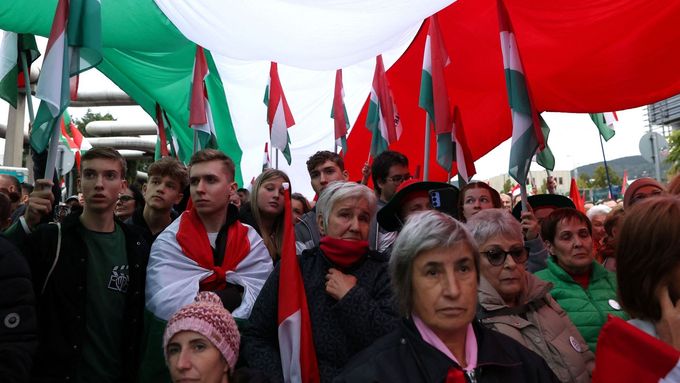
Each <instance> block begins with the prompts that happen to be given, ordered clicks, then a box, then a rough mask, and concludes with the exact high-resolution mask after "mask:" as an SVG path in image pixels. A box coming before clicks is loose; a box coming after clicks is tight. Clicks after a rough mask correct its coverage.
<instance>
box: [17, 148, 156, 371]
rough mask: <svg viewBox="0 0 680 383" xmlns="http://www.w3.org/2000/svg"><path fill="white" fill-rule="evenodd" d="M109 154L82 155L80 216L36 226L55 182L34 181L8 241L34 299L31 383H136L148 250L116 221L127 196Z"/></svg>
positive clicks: (119, 166) (120, 166)
mask: <svg viewBox="0 0 680 383" xmlns="http://www.w3.org/2000/svg"><path fill="white" fill-rule="evenodd" d="M125 170H126V163H125V159H123V157H122V156H121V155H120V154H119V153H118V152H117V151H115V150H114V149H111V148H102V147H99V148H94V149H91V150H89V151H88V152H87V153H85V154H83V157H82V166H81V170H80V178H79V180H78V186H79V188H80V189H81V191H82V193H83V196H84V199H85V206H84V209H83V212H82V214H80V215H71V216H68V217H67V218H66V219H65V221H64V222H63V223H62V224H60V225H56V224H46V225H40V226H37V227H35V225H37V224H38V223H39V222H40V220H41V218H42V216H44V215H46V214H48V213H49V212H50V211H51V209H52V202H53V196H52V191H51V186H52V182H51V181H49V180H38V181H37V185H38V186H37V187H36V188H35V190H34V192H33V193H31V196H30V198H29V201H28V205H27V208H26V214H25V215H24V216H23V217H21V218H20V219H19V222H18V223H16V224H14V225H13V226H12V227H10V229H8V232H7V235H8V237H10V238H11V239H12V240H13V241H14V242H15V243H16V244H18V245H20V246H21V247H22V250H23V253H24V256H25V257H26V259H27V260H28V263H29V266H30V268H31V274H32V277H33V287H34V290H35V292H36V296H37V307H38V326H39V331H38V333H39V341H40V345H39V348H38V351H37V354H36V356H35V358H34V363H33V372H32V379H31V380H32V381H76V382H85V381H92V382H120V381H128V382H132V381H135V378H136V376H137V371H138V368H139V353H138V351H139V350H138V348H139V339H140V336H141V330H142V314H143V307H144V299H143V296H144V294H143V293H144V277H145V270H146V254H148V251H149V247H148V244H147V243H146V242H145V241H144V239H143V238H142V237H141V236H140V235H139V234H138V233H136V232H135V231H134V229H133V228H130V227H127V225H124V224H122V223H121V222H119V221H116V220H115V219H114V215H113V210H114V209H115V206H116V202H117V200H118V195H119V194H120V193H121V192H122V191H123V190H124V189H125V187H126V186H127V182H126V181H125V178H124V177H125Z"/></svg>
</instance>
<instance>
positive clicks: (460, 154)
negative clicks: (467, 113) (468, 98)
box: [453, 105, 477, 182]
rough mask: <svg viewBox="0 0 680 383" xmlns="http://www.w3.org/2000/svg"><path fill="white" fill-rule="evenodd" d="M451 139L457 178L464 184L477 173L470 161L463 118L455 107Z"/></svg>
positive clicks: (473, 163) (472, 162)
mask: <svg viewBox="0 0 680 383" xmlns="http://www.w3.org/2000/svg"><path fill="white" fill-rule="evenodd" d="M453 122H454V125H453V138H454V140H455V142H456V166H457V168H458V176H459V177H461V178H463V179H464V180H465V182H469V181H470V179H471V178H472V176H474V175H475V174H476V173H477V169H475V162H474V161H473V160H472V155H471V154H470V148H469V146H468V143H467V142H468V141H467V137H466V136H465V129H463V117H462V116H461V112H460V109H459V108H458V106H457V105H456V106H455V107H454V109H453Z"/></svg>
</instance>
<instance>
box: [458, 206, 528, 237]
mask: <svg viewBox="0 0 680 383" xmlns="http://www.w3.org/2000/svg"><path fill="white" fill-rule="evenodd" d="M465 227H467V229H468V230H470V234H472V237H474V239H475V241H476V242H477V245H478V246H481V245H482V244H483V243H486V241H488V240H489V239H491V238H493V237H497V236H500V237H502V238H512V239H519V240H520V241H524V235H523V234H522V225H520V223H519V222H518V221H517V219H515V217H513V216H512V214H510V212H509V211H507V210H505V209H484V210H482V211H480V212H479V213H477V214H475V215H473V216H472V217H470V219H468V220H467V223H466V225H465Z"/></svg>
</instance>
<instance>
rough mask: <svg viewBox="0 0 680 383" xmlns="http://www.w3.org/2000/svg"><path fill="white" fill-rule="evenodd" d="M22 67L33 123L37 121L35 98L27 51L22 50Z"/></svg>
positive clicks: (27, 101) (29, 114)
mask: <svg viewBox="0 0 680 383" xmlns="http://www.w3.org/2000/svg"><path fill="white" fill-rule="evenodd" d="M21 67H22V70H23V72H24V87H25V88H26V104H28V117H29V119H30V121H31V124H33V121H35V112H34V111H33V100H32V97H31V78H30V73H29V71H28V63H27V62H26V52H24V51H23V50H22V51H21Z"/></svg>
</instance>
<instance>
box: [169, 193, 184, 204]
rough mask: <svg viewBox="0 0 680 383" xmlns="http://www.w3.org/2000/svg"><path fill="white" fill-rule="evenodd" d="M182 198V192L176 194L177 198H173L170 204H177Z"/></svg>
mask: <svg viewBox="0 0 680 383" xmlns="http://www.w3.org/2000/svg"><path fill="white" fill-rule="evenodd" d="M182 198H184V193H179V194H177V198H175V200H174V201H172V204H173V205H177V204H178V203H180V202H181V201H182Z"/></svg>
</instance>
